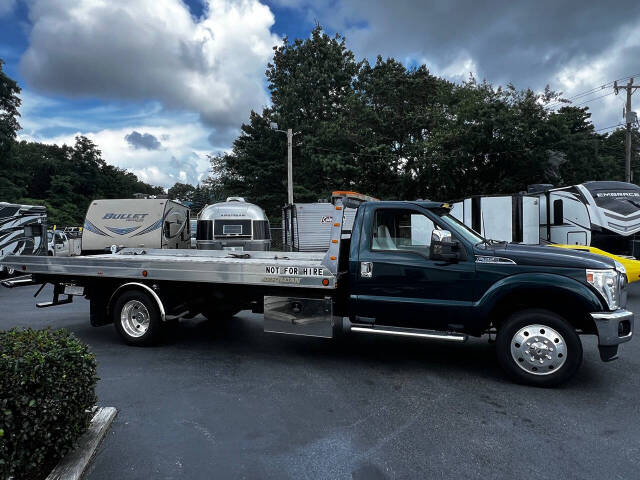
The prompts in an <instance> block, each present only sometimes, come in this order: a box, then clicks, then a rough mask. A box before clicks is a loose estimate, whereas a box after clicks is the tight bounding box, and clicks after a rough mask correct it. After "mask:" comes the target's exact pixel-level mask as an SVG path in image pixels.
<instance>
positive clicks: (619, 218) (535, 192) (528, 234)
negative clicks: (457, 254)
mask: <svg viewBox="0 0 640 480" xmlns="http://www.w3.org/2000/svg"><path fill="white" fill-rule="evenodd" d="M452 214H453V215H454V216H455V217H456V218H458V219H459V220H460V221H462V222H463V223H464V224H465V225H467V226H469V227H471V228H473V229H474V230H476V231H477V232H479V233H480V234H481V235H483V236H485V237H487V238H491V239H493V240H501V241H507V242H515V243H525V244H538V243H541V242H542V243H558V244H567V245H590V246H593V247H597V248H600V249H602V250H605V251H607V252H610V253H614V254H617V255H625V256H632V257H635V258H640V187H638V186H637V185H634V184H632V183H625V182H603V181H597V182H585V183H582V184H579V185H573V186H569V187H560V188H553V187H552V186H551V185H534V186H531V187H529V191H528V192H527V193H521V194H516V195H495V196H474V197H469V198H466V199H464V200H462V201H459V202H455V203H454V204H453V209H452Z"/></svg>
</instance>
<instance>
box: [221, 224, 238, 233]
mask: <svg viewBox="0 0 640 480" xmlns="http://www.w3.org/2000/svg"><path fill="white" fill-rule="evenodd" d="M222 234H223V235H242V225H223V226H222Z"/></svg>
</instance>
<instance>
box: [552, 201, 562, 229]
mask: <svg viewBox="0 0 640 480" xmlns="http://www.w3.org/2000/svg"><path fill="white" fill-rule="evenodd" d="M563 223H564V208H563V204H562V200H554V201H553V224H554V225H562V224H563Z"/></svg>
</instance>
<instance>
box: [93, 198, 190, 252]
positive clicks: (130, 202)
mask: <svg viewBox="0 0 640 480" xmlns="http://www.w3.org/2000/svg"><path fill="white" fill-rule="evenodd" d="M190 245H191V226H190V222H189V209H188V208H187V207H185V206H184V205H182V204H181V203H178V202H174V201H172V200H167V199H146V198H145V199H118V200H95V201H93V202H91V205H90V206H89V209H88V211H87V217H86V219H85V222H84V228H83V230H82V253H83V254H97V253H105V252H109V251H112V250H120V249H122V248H127V247H136V248H189V247H190ZM114 246H115V247H114Z"/></svg>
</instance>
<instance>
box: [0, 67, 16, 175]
mask: <svg viewBox="0 0 640 480" xmlns="http://www.w3.org/2000/svg"><path fill="white" fill-rule="evenodd" d="M2 65H4V61H3V60H2V59H1V58H0V168H1V167H4V166H6V164H7V163H6V162H7V159H8V153H9V150H10V148H11V145H12V143H13V140H14V139H15V138H16V134H17V132H18V130H20V124H19V123H18V117H19V116H20V113H19V112H18V108H19V107H20V103H21V101H20V97H19V96H18V95H19V94H20V91H21V90H20V87H19V86H18V84H17V83H16V82H15V80H12V79H11V78H9V77H8V76H7V75H6V74H5V73H4V72H3V70H2Z"/></svg>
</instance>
